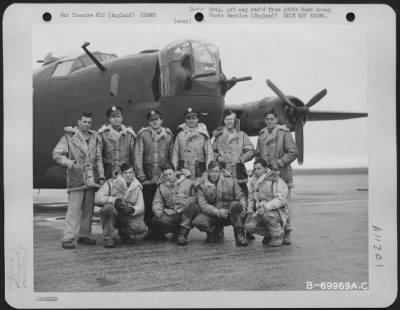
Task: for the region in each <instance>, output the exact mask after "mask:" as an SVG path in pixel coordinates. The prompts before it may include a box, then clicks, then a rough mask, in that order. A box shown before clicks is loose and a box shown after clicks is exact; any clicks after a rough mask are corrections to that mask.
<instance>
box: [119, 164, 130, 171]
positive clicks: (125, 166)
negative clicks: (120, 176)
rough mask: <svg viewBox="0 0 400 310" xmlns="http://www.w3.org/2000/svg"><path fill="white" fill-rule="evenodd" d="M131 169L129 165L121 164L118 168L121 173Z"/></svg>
mask: <svg viewBox="0 0 400 310" xmlns="http://www.w3.org/2000/svg"><path fill="white" fill-rule="evenodd" d="M131 168H133V167H132V166H131V165H130V164H127V163H123V164H122V165H121V166H120V170H121V173H122V172H124V171H126V170H129V169H131Z"/></svg>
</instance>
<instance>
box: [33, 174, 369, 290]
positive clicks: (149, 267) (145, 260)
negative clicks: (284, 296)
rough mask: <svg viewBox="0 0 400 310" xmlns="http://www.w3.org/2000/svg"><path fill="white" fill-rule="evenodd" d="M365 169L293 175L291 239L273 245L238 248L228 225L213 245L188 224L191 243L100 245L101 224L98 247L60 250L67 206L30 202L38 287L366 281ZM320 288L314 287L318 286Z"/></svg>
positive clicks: (262, 286)
mask: <svg viewBox="0 0 400 310" xmlns="http://www.w3.org/2000/svg"><path fill="white" fill-rule="evenodd" d="M360 188H364V189H365V188H368V175H367V174H366V173H355V174H345V173H344V174H335V175H297V176H295V188H294V189H293V191H292V197H291V207H292V212H293V223H294V226H295V231H294V232H293V234H292V235H293V239H292V240H293V244H292V245H289V246H282V247H280V248H270V247H268V246H264V245H262V243H261V240H262V237H261V236H256V240H254V241H250V242H249V246H248V247H237V246H235V242H234V236H233V230H232V227H225V238H224V240H223V241H221V242H220V243H217V244H207V243H205V241H204V239H205V233H202V232H199V231H198V230H197V229H193V230H191V232H190V234H189V238H188V240H189V244H188V245H187V246H184V247H181V246H177V245H176V244H174V243H171V242H152V241H144V240H138V241H137V243H136V244H134V245H122V246H119V247H116V248H115V249H105V248H104V247H103V238H102V234H101V225H100V223H98V222H97V221H95V222H94V223H93V234H94V236H93V237H94V238H95V239H96V240H97V245H96V246H80V245H79V246H77V248H76V249H73V250H64V249H62V248H61V241H60V239H61V237H62V230H63V221H62V220H61V221H60V220H55V218H56V217H58V216H64V215H65V212H64V211H62V208H60V207H58V205H57V204H56V205H55V206H53V207H46V208H40V207H39V206H36V207H35V208H34V290H35V291H36V292H98V291H109V292H114V291H118V292H132V291H248V290H249V291H257V290H274V291H278V290H291V291H293V290H306V282H307V281H312V282H313V283H320V282H323V281H325V282H328V281H330V282H334V281H336V282H356V283H357V284H361V283H362V282H367V281H368V247H367V246H368V191H365V190H357V189H360ZM66 199H67V196H66V192H65V190H41V191H40V195H38V191H37V190H35V191H34V203H43V202H57V203H61V204H62V203H63V202H65V201H66ZM316 289H318V288H316Z"/></svg>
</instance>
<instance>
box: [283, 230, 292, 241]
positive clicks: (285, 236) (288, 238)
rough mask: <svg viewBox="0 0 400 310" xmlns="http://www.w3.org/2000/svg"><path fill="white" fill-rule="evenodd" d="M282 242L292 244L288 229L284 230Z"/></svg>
mask: <svg viewBox="0 0 400 310" xmlns="http://www.w3.org/2000/svg"><path fill="white" fill-rule="evenodd" d="M283 244H292V239H291V238H290V230H285V235H284V236H283Z"/></svg>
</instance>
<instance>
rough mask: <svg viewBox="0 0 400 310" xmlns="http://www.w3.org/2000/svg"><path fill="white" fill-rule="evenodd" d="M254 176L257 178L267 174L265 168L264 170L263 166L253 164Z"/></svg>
mask: <svg viewBox="0 0 400 310" xmlns="http://www.w3.org/2000/svg"><path fill="white" fill-rule="evenodd" d="M253 171H254V174H255V176H256V177H257V178H259V177H260V176H262V175H263V174H264V173H265V172H267V168H265V167H264V166H263V165H261V164H255V165H254V169H253Z"/></svg>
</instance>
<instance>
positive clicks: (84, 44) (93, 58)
mask: <svg viewBox="0 0 400 310" xmlns="http://www.w3.org/2000/svg"><path fill="white" fill-rule="evenodd" d="M89 45H90V43H89V42H85V43H83V45H82V48H83V50H84V51H85V53H86V54H87V55H88V56H89V57H90V59H91V60H92V61H93V62H94V64H95V65H96V66H97V68H99V69H100V71H102V72H104V71H106V68H105V67H104V66H103V65H102V64H101V63H100V61H99V60H98V59H97V58H96V57H95V56H94V55H93V54H92V53H91V52H90V51H89V50H88V49H87V48H86V47H87V46H89Z"/></svg>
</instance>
